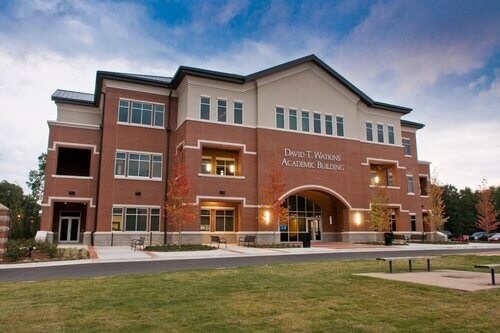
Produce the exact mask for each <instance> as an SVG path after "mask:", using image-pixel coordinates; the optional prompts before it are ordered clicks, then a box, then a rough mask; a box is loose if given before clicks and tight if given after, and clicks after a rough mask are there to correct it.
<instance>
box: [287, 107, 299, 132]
mask: <svg viewBox="0 0 500 333" xmlns="http://www.w3.org/2000/svg"><path fill="white" fill-rule="evenodd" d="M288 126H289V128H290V129H291V130H293V131H296V130H297V110H294V109H289V110H288Z"/></svg>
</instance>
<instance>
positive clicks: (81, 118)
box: [56, 103, 102, 125]
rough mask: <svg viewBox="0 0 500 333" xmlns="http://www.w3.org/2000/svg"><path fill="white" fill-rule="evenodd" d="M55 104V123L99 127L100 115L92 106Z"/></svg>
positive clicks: (97, 109)
mask: <svg viewBox="0 0 500 333" xmlns="http://www.w3.org/2000/svg"><path fill="white" fill-rule="evenodd" d="M56 104H57V121H60V122H65V123H74V124H86V125H100V124H101V121H102V114H101V111H100V110H99V108H97V107H93V106H84V105H74V104H66V103H56Z"/></svg>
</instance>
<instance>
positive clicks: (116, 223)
mask: <svg viewBox="0 0 500 333" xmlns="http://www.w3.org/2000/svg"><path fill="white" fill-rule="evenodd" d="M122 228H123V208H121V207H119V208H113V218H112V220H111V230H112V231H122V230H123V229H122Z"/></svg>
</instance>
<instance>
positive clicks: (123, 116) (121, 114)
mask: <svg viewBox="0 0 500 333" xmlns="http://www.w3.org/2000/svg"><path fill="white" fill-rule="evenodd" d="M128 108H129V102H128V101H123V100H120V107H119V108H118V121H119V122H121V123H128Z"/></svg>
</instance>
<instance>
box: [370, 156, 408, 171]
mask: <svg viewBox="0 0 500 333" xmlns="http://www.w3.org/2000/svg"><path fill="white" fill-rule="evenodd" d="M371 161H373V162H387V163H392V164H396V167H397V168H398V169H406V167H403V166H399V161H397V160H386V159H383V158H375V157H367V158H366V163H365V162H361V165H367V166H369V165H370V162H371Z"/></svg>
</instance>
